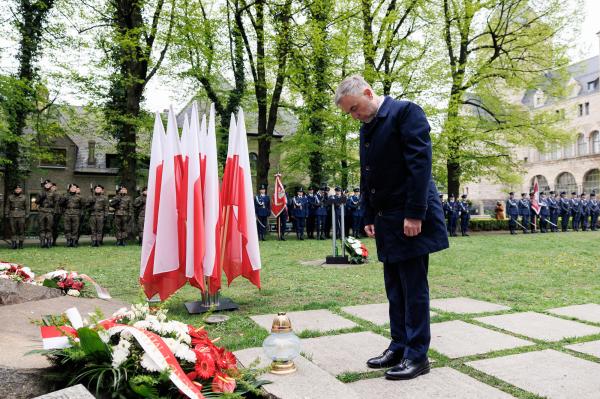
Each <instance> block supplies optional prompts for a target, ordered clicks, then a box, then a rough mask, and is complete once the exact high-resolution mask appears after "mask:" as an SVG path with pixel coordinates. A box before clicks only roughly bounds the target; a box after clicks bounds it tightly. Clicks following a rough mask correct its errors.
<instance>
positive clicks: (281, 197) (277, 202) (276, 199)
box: [271, 173, 287, 217]
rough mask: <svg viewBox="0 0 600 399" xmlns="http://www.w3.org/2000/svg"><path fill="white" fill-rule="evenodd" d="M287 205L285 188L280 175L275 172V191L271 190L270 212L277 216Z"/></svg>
mask: <svg viewBox="0 0 600 399" xmlns="http://www.w3.org/2000/svg"><path fill="white" fill-rule="evenodd" d="M286 206H287V196H286V195H285V188H283V183H282V182H281V175H280V174H279V173H277V174H276V175H275V191H273V200H272V201H271V213H272V214H273V216H275V217H277V216H279V214H280V213H281V212H283V210H284V209H285V207H286Z"/></svg>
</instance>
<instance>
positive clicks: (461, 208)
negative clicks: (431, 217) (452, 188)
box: [440, 194, 471, 237]
mask: <svg viewBox="0 0 600 399" xmlns="http://www.w3.org/2000/svg"><path fill="white" fill-rule="evenodd" d="M440 201H442V208H443V209H444V216H445V217H446V228H447V230H448V235H449V236H451V237H456V235H457V234H456V225H457V223H458V222H460V233H461V235H462V236H463V237H468V236H469V220H471V214H470V211H471V203H470V202H469V200H467V194H463V195H461V197H460V201H458V200H457V199H456V198H454V194H450V196H449V197H448V201H444V196H443V194H440Z"/></svg>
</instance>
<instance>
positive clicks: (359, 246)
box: [344, 236, 369, 263]
mask: <svg viewBox="0 0 600 399" xmlns="http://www.w3.org/2000/svg"><path fill="white" fill-rule="evenodd" d="M344 245H345V246H346V250H348V256H349V258H350V263H366V262H368V261H369V250H368V249H367V247H366V246H365V244H363V243H362V242H360V240H358V239H356V238H354V237H352V236H348V237H346V239H345V240H344Z"/></svg>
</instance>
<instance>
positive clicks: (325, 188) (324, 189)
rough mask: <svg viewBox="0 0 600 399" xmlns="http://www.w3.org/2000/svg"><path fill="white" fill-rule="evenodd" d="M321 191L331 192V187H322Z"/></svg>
mask: <svg viewBox="0 0 600 399" xmlns="http://www.w3.org/2000/svg"><path fill="white" fill-rule="evenodd" d="M321 191H329V187H327V186H321Z"/></svg>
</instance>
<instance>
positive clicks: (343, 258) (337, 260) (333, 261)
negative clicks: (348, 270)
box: [325, 255, 350, 265]
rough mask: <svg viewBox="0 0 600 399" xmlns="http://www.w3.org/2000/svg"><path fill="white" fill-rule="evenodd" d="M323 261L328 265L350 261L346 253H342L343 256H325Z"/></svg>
mask: <svg viewBox="0 0 600 399" xmlns="http://www.w3.org/2000/svg"><path fill="white" fill-rule="evenodd" d="M325 263H326V264H328V265H345V264H348V263H350V262H349V261H348V255H344V256H327V257H326V258H325Z"/></svg>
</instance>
